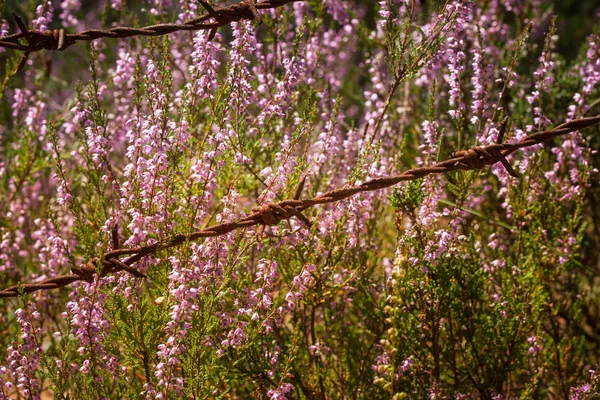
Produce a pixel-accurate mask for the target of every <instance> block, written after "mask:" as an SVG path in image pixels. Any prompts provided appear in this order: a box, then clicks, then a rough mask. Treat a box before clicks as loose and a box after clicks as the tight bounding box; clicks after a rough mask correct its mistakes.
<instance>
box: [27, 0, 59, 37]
mask: <svg viewBox="0 0 600 400" xmlns="http://www.w3.org/2000/svg"><path fill="white" fill-rule="evenodd" d="M53 12H54V7H53V6H52V2H51V1H50V0H44V2H43V3H42V4H40V5H39V6H37V8H36V10H35V16H36V18H34V19H33V20H32V21H31V26H32V27H33V28H34V29H38V30H40V31H42V32H45V31H47V30H48V24H49V23H50V22H52V13H53Z"/></svg>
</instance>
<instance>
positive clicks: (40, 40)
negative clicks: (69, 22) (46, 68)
mask: <svg viewBox="0 0 600 400" xmlns="http://www.w3.org/2000/svg"><path fill="white" fill-rule="evenodd" d="M29 35H30V36H31V37H32V38H34V39H36V40H37V43H36V44H35V46H36V47H41V48H43V49H45V50H63V49H64V48H65V37H66V36H65V30H64V29H54V30H52V31H45V32H40V31H38V30H36V29H32V30H30V31H29Z"/></svg>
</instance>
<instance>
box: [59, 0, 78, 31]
mask: <svg viewBox="0 0 600 400" xmlns="http://www.w3.org/2000/svg"><path fill="white" fill-rule="evenodd" d="M80 8H81V0H63V1H62V2H61V3H60V10H61V12H60V19H61V21H62V24H63V25H64V26H66V27H71V26H72V27H78V26H79V25H80V23H79V20H78V19H77V16H76V15H75V14H76V13H77V11H79V9H80Z"/></svg>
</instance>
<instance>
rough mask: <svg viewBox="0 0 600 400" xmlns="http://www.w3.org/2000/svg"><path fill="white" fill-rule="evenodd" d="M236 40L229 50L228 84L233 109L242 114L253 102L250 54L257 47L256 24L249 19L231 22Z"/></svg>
mask: <svg viewBox="0 0 600 400" xmlns="http://www.w3.org/2000/svg"><path fill="white" fill-rule="evenodd" d="M231 28H232V30H233V37H234V40H233V42H232V43H231V46H232V50H231V51H230V52H229V58H230V65H229V76H228V79H227V84H228V85H231V94H230V96H231V97H230V101H231V102H232V106H233V110H234V111H235V112H236V114H237V115H241V114H242V113H243V112H244V110H245V109H246V107H247V106H248V105H250V104H251V103H252V99H253V94H252V92H253V89H252V80H253V77H252V76H251V74H250V71H249V69H248V67H249V65H250V59H249V57H250V54H253V52H254V50H255V48H256V32H255V28H254V25H253V24H252V23H250V22H249V21H242V22H234V23H232V24H231Z"/></svg>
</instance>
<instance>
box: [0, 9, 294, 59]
mask: <svg viewBox="0 0 600 400" xmlns="http://www.w3.org/2000/svg"><path fill="white" fill-rule="evenodd" d="M301 1H304V0H266V1H261V2H260V3H255V1H254V0H242V1H241V2H240V3H238V4H230V5H228V6H222V7H218V8H213V7H212V6H211V5H210V4H209V3H208V2H207V1H204V0H199V2H200V4H201V5H202V6H203V7H204V8H205V9H206V11H207V14H205V15H202V16H200V17H198V18H194V19H192V20H190V21H187V22H183V23H180V24H157V25H150V26H146V27H143V28H132V27H124V26H119V27H115V28H110V29H104V30H103V29H87V30H84V31H81V32H79V33H65V31H64V29H55V30H51V31H50V30H49V31H44V32H42V31H39V30H37V29H27V26H26V25H25V22H23V19H22V18H21V17H20V16H19V15H16V14H13V17H14V19H15V23H16V24H17V27H18V28H19V30H20V32H19V33H14V34H12V35H8V36H5V37H0V47H4V48H7V49H13V50H20V51H23V52H24V53H23V56H22V57H21V59H20V60H19V65H21V64H22V65H24V64H25V63H24V60H25V59H26V58H27V55H28V54H30V53H33V52H36V51H41V50H51V51H56V50H59V51H62V50H65V49H66V48H68V47H70V46H72V45H74V44H75V43H77V42H80V41H93V40H97V39H104V38H112V39H125V38H129V37H133V36H161V35H168V34H170V33H173V32H179V31H200V30H210V34H209V37H210V39H212V38H214V36H215V34H216V32H217V29H218V28H219V27H221V26H225V25H229V24H230V23H232V22H238V21H242V20H247V21H258V22H259V23H260V21H261V17H260V14H259V13H258V10H268V9H273V8H277V7H281V6H283V5H286V4H289V3H295V2H301ZM23 40H24V41H23ZM21 68H22V67H21Z"/></svg>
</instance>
